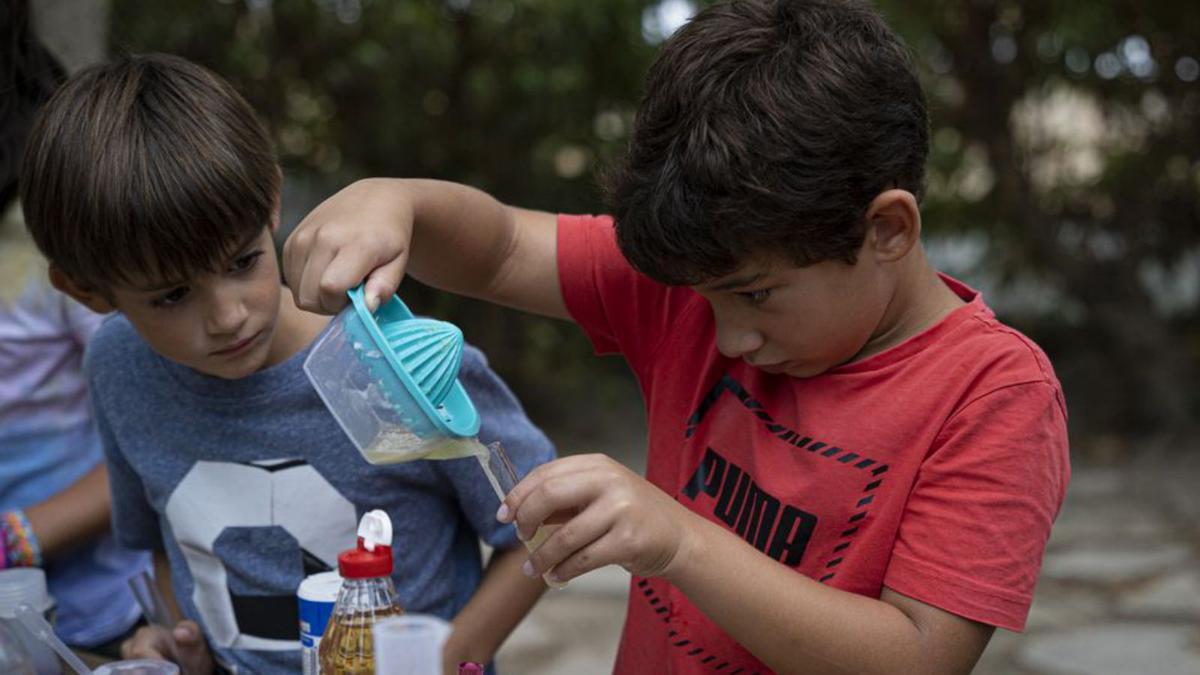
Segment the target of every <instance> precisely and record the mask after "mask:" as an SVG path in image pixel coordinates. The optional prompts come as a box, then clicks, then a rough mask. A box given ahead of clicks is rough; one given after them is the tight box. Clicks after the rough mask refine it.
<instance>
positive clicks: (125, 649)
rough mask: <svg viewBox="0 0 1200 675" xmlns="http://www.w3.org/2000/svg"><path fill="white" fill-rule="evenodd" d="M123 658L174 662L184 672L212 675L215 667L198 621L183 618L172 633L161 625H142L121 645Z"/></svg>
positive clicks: (190, 674)
mask: <svg viewBox="0 0 1200 675" xmlns="http://www.w3.org/2000/svg"><path fill="white" fill-rule="evenodd" d="M121 658H124V659H162V660H165V661H171V662H173V663H176V664H178V665H179V670H180V672H181V673H182V675H211V673H212V672H213V671H214V670H215V667H214V664H213V659H212V654H211V653H210V652H209V651H208V643H207V642H205V641H204V633H202V632H201V631H200V626H199V625H197V624H196V622H195V621H180V622H179V623H177V624H175V628H173V629H172V630H171V631H169V632H168V631H167V629H165V628H163V627H161V626H143V627H141V628H139V629H138V631H137V632H136V633H134V635H133V637H132V638H129V639H128V640H126V641H125V642H124V643H122V644H121Z"/></svg>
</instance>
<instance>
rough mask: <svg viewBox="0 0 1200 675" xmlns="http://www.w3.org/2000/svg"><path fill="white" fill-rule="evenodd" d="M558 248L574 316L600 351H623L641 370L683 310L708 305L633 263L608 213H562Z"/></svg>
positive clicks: (562, 283)
mask: <svg viewBox="0 0 1200 675" xmlns="http://www.w3.org/2000/svg"><path fill="white" fill-rule="evenodd" d="M557 250H558V253H557V261H558V277H559V285H560V286H561V288H562V294H563V300H564V302H565V303H566V305H567V311H568V312H569V313H570V314H571V318H572V319H574V320H575V322H576V323H578V324H579V325H580V327H582V328H583V330H584V332H586V333H587V335H588V337H589V338H590V339H591V341H592V346H593V347H594V348H595V350H596V353H597V354H611V353H615V352H620V353H621V354H622V355H623V356H624V357H625V360H626V361H628V362H629V365H630V366H631V367H632V368H633V369H634V371H635V372H637V373H641V372H643V371H644V370H645V368H647V367H649V366H650V365H652V363H653V361H654V355H655V353H656V351H657V350H658V348H659V347H660V346H661V345H662V343H663V341H664V338H666V337H667V336H669V335H671V334H672V332H671V329H672V326H673V325H675V324H676V323H677V321H678V320H679V317H680V316H681V314H682V313H683V312H685V311H689V310H691V309H696V308H701V307H707V305H706V303H704V301H703V299H702V298H700V297H699V296H698V295H697V294H696V293H695V292H694V291H692V290H691V289H689V288H686V287H678V286H665V285H663V284H660V283H658V282H656V281H654V280H652V279H650V278H649V277H647V276H645V275H644V274H641V273H640V272H638V271H637V270H635V269H634V268H633V267H632V266H630V264H629V263H628V261H626V260H625V257H624V256H623V255H621V251H620V249H619V248H618V247H617V242H616V230H615V229H614V227H613V220H612V218H610V217H608V216H567V215H560V216H559V217H558V249H557Z"/></svg>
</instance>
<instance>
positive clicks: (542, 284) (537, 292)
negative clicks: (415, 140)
mask: <svg viewBox="0 0 1200 675" xmlns="http://www.w3.org/2000/svg"><path fill="white" fill-rule="evenodd" d="M556 237H557V218H556V216H555V215H554V214H550V213H544V212H538V211H528V210H525V209H518V208H513V207H509V206H505V205H504V204H501V203H500V202H499V201H497V200H496V199H494V198H493V197H491V196H490V195H488V194H486V193H484V192H481V191H479V190H476V189H474V188H470V187H467V186H464V185H458V184H455V183H448V182H443V181H435V180H421V179H411V180H410V179H390V178H369V179H365V180H360V181H358V182H356V183H354V184H352V185H350V186H348V187H346V188H345V189H343V190H342V191H341V192H338V193H337V194H335V195H334V196H332V197H330V198H329V199H327V200H326V201H325V202H323V203H322V204H321V205H319V206H318V207H317V208H316V209H314V210H313V211H312V213H310V214H309V215H308V216H307V217H305V219H304V220H303V221H302V222H301V223H300V224H299V225H298V226H297V227H296V230H295V232H293V233H292V235H291V236H290V237H289V238H288V240H287V242H286V243H285V245H284V271H285V273H286V276H287V281H288V286H289V287H290V288H291V290H292V293H293V294H294V295H295V297H296V303H297V304H298V305H299V306H300V307H301V308H303V309H307V310H312V311H322V312H327V313H331V312H335V311H337V310H338V309H340V308H341V307H342V306H343V305H345V303H346V297H345V292H346V290H347V289H349V288H352V287H354V286H355V285H357V284H358V283H359V282H361V281H363V280H364V279H366V284H367V286H366V295H367V296H368V298H372V297H374V298H382V297H388V296H389V295H390V294H391V293H393V292H394V291H395V289H396V288H397V287H398V286H399V284H400V280H401V279H402V278H403V276H404V274H406V273H411V274H412V275H413V276H414V277H415V278H416V279H418V280H420V281H421V282H423V283H426V284H429V285H431V286H434V287H436V288H440V289H442V290H446V291H450V292H453V293H458V294H461V295H466V296H470V297H475V298H482V299H485V300H489V301H491V302H495V303H498V304H502V305H507V306H510V307H514V308H517V309H521V310H524V311H528V312H533V313H536V314H543V315H546V316H552V317H558V318H564V319H565V318H569V317H568V314H567V309H566V304H565V303H564V301H563V297H562V291H561V289H560V288H559V283H558V265H557V248H556V247H557V239H556Z"/></svg>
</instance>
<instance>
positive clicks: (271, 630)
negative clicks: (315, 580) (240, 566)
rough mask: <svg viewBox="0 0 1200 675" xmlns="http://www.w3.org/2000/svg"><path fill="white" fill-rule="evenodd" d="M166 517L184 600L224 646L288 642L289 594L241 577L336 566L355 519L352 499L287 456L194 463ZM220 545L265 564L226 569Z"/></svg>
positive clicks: (291, 636)
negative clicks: (182, 568)
mask: <svg viewBox="0 0 1200 675" xmlns="http://www.w3.org/2000/svg"><path fill="white" fill-rule="evenodd" d="M166 516H167V520H168V521H169V523H170V525H171V529H172V531H173V533H174V535H175V539H176V541H177V542H178V544H179V547H180V549H181V550H182V551H183V555H184V558H185V559H186V561H187V566H188V569H189V571H190V572H191V575H192V579H193V587H192V603H193V604H194V605H195V607H196V610H197V611H198V612H199V613H200V616H201V618H202V619H203V621H204V624H205V626H206V627H207V628H208V633H209V636H210V639H211V640H212V641H213V643H214V646H216V647H222V648H227V649H255V650H266V651H280V650H290V649H296V648H297V637H296V626H297V624H296V622H295V621H294V620H293V621H291V622H288V621H287V620H286V617H288V616H290V615H292V614H294V612H295V607H296V598H295V595H294V593H290V594H287V595H274V596H263V595H256V594H254V593H250V592H242V591H243V590H248V589H247V588H246V587H247V586H251V585H252V584H247V582H246V581H245V579H251V578H256V577H259V576H263V577H266V578H270V579H275V578H278V576H279V575H281V574H288V573H289V572H293V573H294V575H297V576H298V577H299V578H303V576H305V575H306V574H307V573H309V572H313V571H321V570H324V569H336V567H337V554H338V552H339V551H340V549H341V548H344V547H345V544H346V542H352V541H354V536H355V528H356V527H357V518H356V516H355V509H354V504H352V503H351V502H350V501H349V500H347V499H346V498H345V497H344V496H342V495H341V493H339V492H338V491H337V490H336V489H335V488H334V487H333V486H332V485H330V483H329V482H328V481H327V480H325V478H324V477H323V476H321V475H320V474H319V473H317V471H316V470H315V469H313V467H312V466H310V465H309V464H308V463H307V462H305V461H303V460H296V459H281V460H267V461H259V462H254V463H251V464H238V463H232V462H211V461H200V462H197V463H196V464H195V465H194V466H192V468H191V469H190V470H189V471H188V473H187V474H186V475H185V476H184V477H183V480H181V481H180V482H179V484H178V485H177V486H176V487H175V490H174V492H172V493H171V496H170V498H169V499H168V500H167V505H166ZM226 546H228V547H236V548H237V549H239V550H250V549H247V548H246V547H247V546H252V547H253V549H252V550H254V551H255V552H256V554H258V556H257V559H258V561H259V562H260V563H262V562H263V561H264V560H269V561H271V562H272V563H274V564H271V565H268V567H270V568H271V569H262V566H261V565H260V566H259V568H254V567H248V568H247V569H245V570H239V571H233V570H229V569H227V568H226V566H225V564H224V563H222V561H221V559H220V558H219V557H218V555H217V554H218V553H219V552H220V550H221V549H222V548H224V547H226ZM235 557H236V556H230V558H231V560H232V559H233V558H235ZM297 583H298V580H297ZM281 615H282V616H281ZM281 619H283V620H282V621H281Z"/></svg>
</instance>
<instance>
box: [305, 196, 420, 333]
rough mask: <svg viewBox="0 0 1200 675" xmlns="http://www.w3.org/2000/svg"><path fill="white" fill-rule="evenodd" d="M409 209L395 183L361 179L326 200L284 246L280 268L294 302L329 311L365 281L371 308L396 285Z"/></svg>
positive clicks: (409, 233) (404, 263)
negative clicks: (347, 292)
mask: <svg viewBox="0 0 1200 675" xmlns="http://www.w3.org/2000/svg"><path fill="white" fill-rule="evenodd" d="M412 218H413V210H412V204H411V203H410V201H409V199H408V196H407V194H406V193H405V191H404V190H403V189H401V188H400V187H399V186H398V185H397V184H396V183H393V182H389V181H387V180H383V179H366V180H360V181H358V182H357V183H354V184H352V185H350V186H349V187H346V188H345V189H343V190H342V191H340V192H338V193H337V194H335V195H334V196H332V197H330V198H329V199H326V200H325V201H324V202H322V203H321V205H320V206H318V207H317V208H316V209H314V210H313V211H312V213H310V214H308V216H307V217H305V218H304V220H302V221H301V222H300V224H299V225H297V226H296V229H295V231H294V232H292V235H291V236H290V237H288V240H287V242H286V243H285V244H284V246H283V271H284V276H285V277H286V278H287V283H288V287H289V288H291V290H292V295H293V296H295V299H296V305H298V306H299V307H300V308H301V309H306V310H309V311H312V312H322V313H326V314H332V313H334V312H337V311H338V310H339V309H341V308H342V307H343V306H344V305H345V304H346V301H347V299H346V291H347V290H349V289H351V288H353V287H354V286H357V285H358V284H359V282H362V281H363V280H364V279H366V288H365V289H364V295H365V296H366V299H367V305H368V306H369V307H370V308H371V309H372V310H374V309H375V308H376V307H377V306H378V305H379V299H380V298H390V297H391V296H392V294H393V293H395V292H396V289H397V288H398V287H399V286H400V280H401V279H402V278H403V277H404V270H405V267H406V266H407V264H408V254H409V243H410V241H411V240H412Z"/></svg>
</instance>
